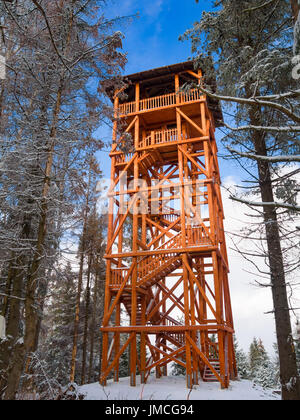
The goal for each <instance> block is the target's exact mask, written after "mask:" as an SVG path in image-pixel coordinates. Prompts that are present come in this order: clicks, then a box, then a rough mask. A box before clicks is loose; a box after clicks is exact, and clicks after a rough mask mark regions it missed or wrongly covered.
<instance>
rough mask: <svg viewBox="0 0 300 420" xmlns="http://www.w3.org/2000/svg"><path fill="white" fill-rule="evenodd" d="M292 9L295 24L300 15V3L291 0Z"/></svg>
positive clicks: (296, 0)
mask: <svg viewBox="0 0 300 420" xmlns="http://www.w3.org/2000/svg"><path fill="white" fill-rule="evenodd" d="M291 7H292V14H293V18H294V22H295V23H296V22H297V18H298V14H299V8H300V7H299V2H298V0H291Z"/></svg>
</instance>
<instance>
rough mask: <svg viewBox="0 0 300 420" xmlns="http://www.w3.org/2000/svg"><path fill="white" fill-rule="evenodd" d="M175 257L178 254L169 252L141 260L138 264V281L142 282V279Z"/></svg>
mask: <svg viewBox="0 0 300 420" xmlns="http://www.w3.org/2000/svg"><path fill="white" fill-rule="evenodd" d="M177 255H178V254H176V253H175V252H170V253H167V254H159V255H150V256H149V257H145V258H142V259H141V260H140V261H139V263H138V275H139V279H140V280H142V279H143V278H144V277H146V276H148V275H150V274H151V273H153V272H155V271H157V270H159V269H160V268H162V266H164V265H166V264H167V263H168V262H169V261H170V260H172V259H173V258H175V257H176V256H177Z"/></svg>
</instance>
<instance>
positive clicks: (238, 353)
mask: <svg viewBox="0 0 300 420" xmlns="http://www.w3.org/2000/svg"><path fill="white" fill-rule="evenodd" d="M234 348H235V357H236V364H237V369H238V374H239V377H240V379H249V378H250V376H251V373H250V365H249V360H248V356H247V354H246V353H245V352H244V350H243V349H241V348H239V344H238V341H237V339H236V337H234Z"/></svg>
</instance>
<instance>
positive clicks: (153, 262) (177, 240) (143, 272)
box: [110, 226, 211, 287]
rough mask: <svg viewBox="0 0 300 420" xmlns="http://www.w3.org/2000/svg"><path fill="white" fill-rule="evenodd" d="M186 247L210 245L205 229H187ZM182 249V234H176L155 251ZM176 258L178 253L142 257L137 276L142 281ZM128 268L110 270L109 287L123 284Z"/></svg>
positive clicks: (128, 283) (128, 284)
mask: <svg viewBox="0 0 300 420" xmlns="http://www.w3.org/2000/svg"><path fill="white" fill-rule="evenodd" d="M186 238H187V240H186V246H189V247H194V246H195V247H196V246H205V245H211V240H210V239H209V237H208V236H207V233H206V231H205V229H204V228H203V227H202V226H200V227H194V228H189V227H188V228H187V231H186ZM181 247H182V233H181V232H180V233H178V234H177V235H175V236H174V237H173V238H171V239H169V240H168V241H167V242H165V243H164V244H162V245H161V246H160V247H158V248H156V249H155V250H156V251H157V250H164V251H168V250H176V249H180V248H181ZM177 256H178V253H176V252H175V251H174V252H172V251H171V252H167V253H165V254H156V255H149V256H146V257H143V258H141V259H140V261H139V262H138V276H139V279H140V280H142V279H143V278H144V277H147V276H149V275H150V274H151V273H154V272H156V271H157V270H160V269H161V268H165V267H163V266H167V264H168V262H169V261H171V260H174V258H175V257H177ZM128 271H129V268H116V269H113V270H111V281H110V286H111V287H120V286H121V284H122V283H123V281H124V279H125V278H126V276H127V274H128ZM126 286H127V287H128V286H131V278H130V277H129V279H128V281H127V284H126Z"/></svg>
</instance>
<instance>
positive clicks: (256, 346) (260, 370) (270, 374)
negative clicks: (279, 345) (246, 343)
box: [249, 338, 278, 388]
mask: <svg viewBox="0 0 300 420" xmlns="http://www.w3.org/2000/svg"><path fill="white" fill-rule="evenodd" d="M249 359H250V372H251V379H252V380H253V382H254V383H255V384H257V385H260V386H262V387H263V388H274V387H275V386H276V385H277V384H278V382H277V379H278V376H277V371H276V367H275V364H274V363H273V362H272V361H271V360H270V358H269V356H268V353H267V351H266V349H265V347H264V345H263V343H262V340H260V339H259V340H257V339H256V338H254V339H253V342H252V343H251V345H250V352H249Z"/></svg>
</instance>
